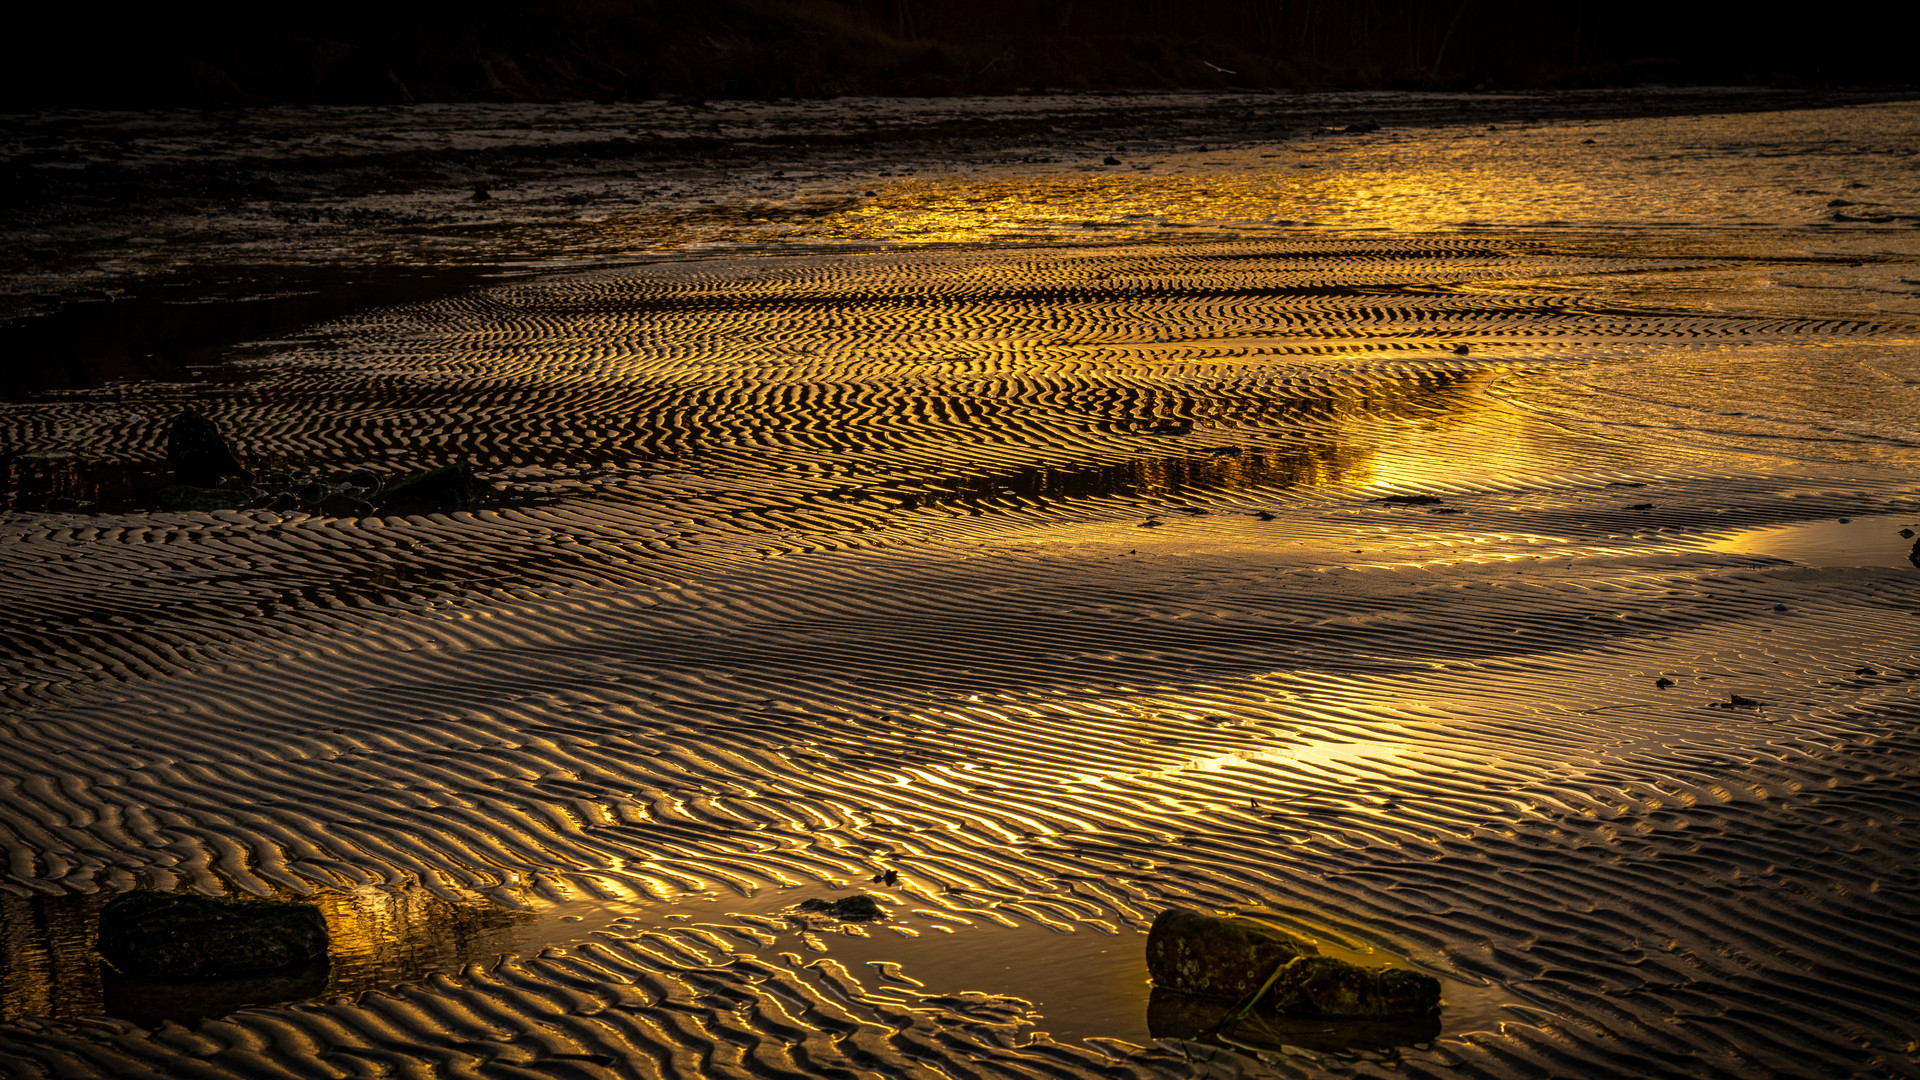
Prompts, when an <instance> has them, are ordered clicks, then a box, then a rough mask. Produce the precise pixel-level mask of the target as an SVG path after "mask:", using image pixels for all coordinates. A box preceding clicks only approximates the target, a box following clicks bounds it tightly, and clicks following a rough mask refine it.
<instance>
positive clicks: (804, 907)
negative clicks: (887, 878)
mask: <svg viewBox="0 0 1920 1080" xmlns="http://www.w3.org/2000/svg"><path fill="white" fill-rule="evenodd" d="M800 910H801V911H807V912H814V913H817V914H821V915H831V916H833V917H834V918H836V919H845V920H846V921H848V922H872V921H874V920H875V919H884V918H886V917H887V909H886V908H883V907H881V906H880V904H879V903H878V902H877V901H875V900H874V898H873V897H871V896H868V895H866V894H865V893H862V894H860V895H859V896H849V897H847V898H846V899H844V900H833V901H827V900H820V899H817V898H816V899H812V900H802V901H800Z"/></svg>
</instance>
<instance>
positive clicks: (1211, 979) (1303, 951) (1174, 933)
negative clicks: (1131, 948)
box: [1147, 908, 1313, 1001]
mask: <svg viewBox="0 0 1920 1080" xmlns="http://www.w3.org/2000/svg"><path fill="white" fill-rule="evenodd" d="M1312 951H1313V947H1312V946H1311V945H1308V944H1307V943H1305V942H1303V941H1300V940H1298V939H1296V938H1293V937H1290V936H1288V935H1286V934H1284V933H1282V932H1280V931H1279V930H1276V929H1274V928H1273V927H1270V926H1268V925H1266V924H1265V923H1261V922H1256V921H1254V920H1252V919H1244V918H1236V919H1223V918H1221V917H1219V916H1217V915H1207V914H1204V913H1202V912H1198V911H1193V910H1190V909H1187V908H1168V909H1167V910H1165V911H1163V912H1161V913H1160V915H1159V917H1158V918H1156V919H1154V920H1153V929H1152V930H1150V931H1148V933H1147V974H1149V975H1150V976H1152V977H1153V984H1154V985H1155V986H1158V987H1162V988H1165V989H1168V990H1178V991H1181V992H1182V993H1187V994H1197V995H1199V996H1201V997H1210V998H1215V999H1218V1000H1221V1001H1239V1000H1241V999H1243V998H1245V997H1246V996H1247V995H1248V994H1251V993H1253V992H1254V991H1255V990H1258V989H1259V988H1260V984H1261V983H1263V982H1266V981H1267V976H1269V975H1271V974H1273V971H1274V969H1275V968H1277V967H1279V966H1280V965H1282V964H1285V963H1287V962H1289V961H1291V960H1293V959H1295V958H1297V957H1301V956H1305V955H1307V954H1308V953H1311V952H1312Z"/></svg>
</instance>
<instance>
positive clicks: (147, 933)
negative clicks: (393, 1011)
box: [99, 891, 327, 980]
mask: <svg viewBox="0 0 1920 1080" xmlns="http://www.w3.org/2000/svg"><path fill="white" fill-rule="evenodd" d="M99 949H100V955H101V957H102V958H104V959H105V960H106V961H107V962H108V963H109V964H112V965H113V966H114V968H116V969H117V970H119V971H120V972H122V973H123V974H126V975H132V976H135V977H138V978H143V979H180V980H186V979H228V978H234V977H236V976H242V975H257V974H261V973H263V972H269V971H281V970H285V969H287V968H293V967H299V966H301V965H303V964H308V963H312V962H313V961H315V960H319V959H321V958H323V957H325V956H326V955H327V924H326V920H325V919H323V918H322V917H321V915H320V909H319V908H318V907H316V906H315V905H313V904H300V903H287V902H282V901H276V900H214V899H210V898H208V897H204V896H193V895H184V894H178V893H163V892H147V891H140V892H130V893H127V894H126V895H125V896H122V897H120V898H118V899H116V900H114V901H113V902H112V903H110V904H108V905H107V906H106V907H105V908H102V909H101V911H100V945H99Z"/></svg>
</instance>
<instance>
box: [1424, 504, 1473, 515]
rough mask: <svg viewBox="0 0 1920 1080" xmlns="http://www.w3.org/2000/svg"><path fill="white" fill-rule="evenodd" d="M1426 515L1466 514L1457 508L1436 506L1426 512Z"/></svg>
mask: <svg viewBox="0 0 1920 1080" xmlns="http://www.w3.org/2000/svg"><path fill="white" fill-rule="evenodd" d="M1427 513H1429V514H1464V513H1466V511H1465V510H1462V509H1460V508H1459V507H1457V506H1436V507H1434V508H1433V509H1431V510H1429V511H1427Z"/></svg>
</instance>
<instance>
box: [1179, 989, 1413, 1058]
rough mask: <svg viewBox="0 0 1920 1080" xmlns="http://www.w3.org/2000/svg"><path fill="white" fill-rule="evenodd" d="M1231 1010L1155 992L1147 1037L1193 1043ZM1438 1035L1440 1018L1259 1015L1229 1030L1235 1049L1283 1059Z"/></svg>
mask: <svg viewBox="0 0 1920 1080" xmlns="http://www.w3.org/2000/svg"><path fill="white" fill-rule="evenodd" d="M1233 1011H1234V1006H1232V1005H1230V1004H1227V1003H1225V1002H1220V1001H1214V1000H1211V999H1209V998H1199V997H1194V996H1193V995H1191V994H1182V993H1180V992H1178V991H1175V990H1160V989H1155V990H1154V991H1153V993H1152V994H1151V995H1149V996H1148V998H1147V1033H1148V1034H1149V1035H1151V1036H1152V1037H1153V1038H1156V1039H1197V1038H1200V1037H1202V1036H1205V1035H1208V1034H1210V1033H1212V1032H1215V1031H1218V1030H1220V1028H1221V1025H1222V1023H1223V1022H1224V1021H1227V1020H1228V1019H1229V1017H1230V1015H1231V1014H1232V1012H1233ZM1439 1035H1440V1017H1439V1015H1438V1014H1435V1013H1428V1014H1427V1015H1424V1016H1401V1017H1393V1018H1389V1019H1382V1020H1373V1019H1331V1018H1328V1017H1324V1016H1315V1017H1284V1016H1273V1015H1270V1014H1265V1013H1263V1014H1261V1015H1260V1016H1259V1022H1258V1023H1243V1024H1237V1025H1233V1027H1232V1038H1233V1043H1234V1045H1236V1046H1241V1047H1252V1048H1253V1049H1256V1050H1267V1051H1271V1052H1277V1053H1286V1052H1287V1048H1289V1047H1304V1048H1306V1049H1308V1050H1316V1051H1319V1052H1320V1053H1324V1054H1338V1053H1343V1052H1348V1051H1353V1050H1391V1049H1392V1048H1394V1047H1396V1046H1415V1045H1419V1044H1422V1043H1429V1042H1432V1041H1433V1040H1434V1039H1436V1038H1438V1037H1439Z"/></svg>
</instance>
